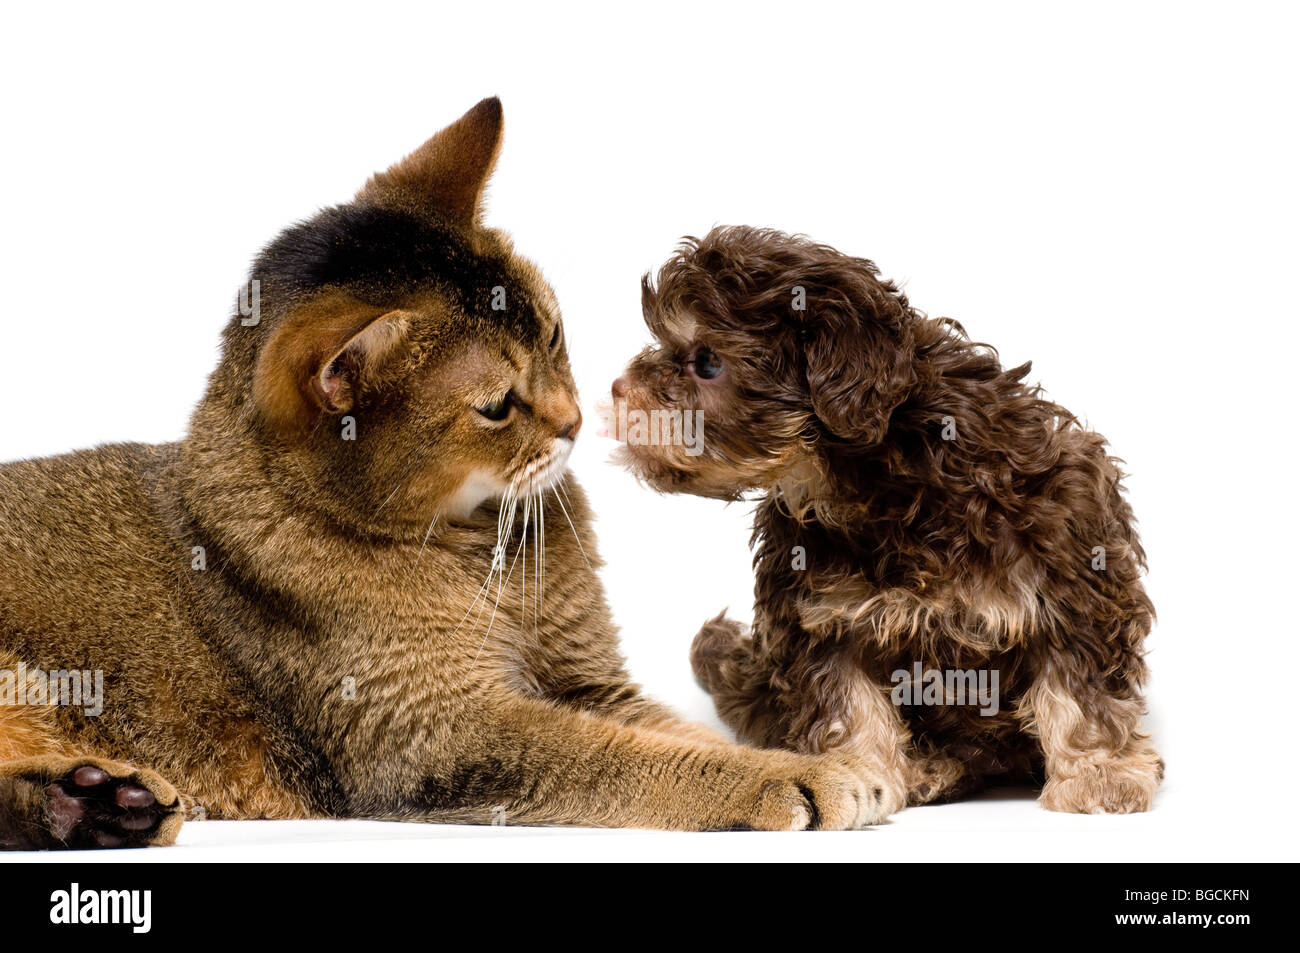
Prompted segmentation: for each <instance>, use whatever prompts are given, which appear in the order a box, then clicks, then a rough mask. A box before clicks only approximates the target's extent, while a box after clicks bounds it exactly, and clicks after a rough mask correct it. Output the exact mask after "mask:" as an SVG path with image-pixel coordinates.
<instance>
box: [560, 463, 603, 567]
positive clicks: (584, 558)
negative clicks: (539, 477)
mask: <svg viewBox="0 0 1300 953" xmlns="http://www.w3.org/2000/svg"><path fill="white" fill-rule="evenodd" d="M563 489H564V484H563V483H562V482H561V483H556V484H555V486H553V487H551V490H552V491H553V492H554V493H555V502H556V503H559V504H560V512H561V513H563V514H564V518H565V519H566V520H568V521H569V529H571V530H573V538H574V540H576V541H577V543H578V552H579V553H581V554H582V561H583V562H584V563H586V564H587V568H588V569H590V570H591V571H592V572H595V571H596V570H595V568H594V567H593V566H592V565H591V560H590V559H588V558H587V551H586V550H585V549H583V548H582V538H581V537H580V536H579V535H578V527H576V526H574V525H573V517H571V516H570V515H569V511H568V509H567V508H566V507H565V505H564V500H562V499H560V491H561V490H563ZM564 495H565V497H567V496H568V495H569V494H567V493H565V494H564ZM569 502H570V503H572V502H573V501H572V500H570V501H569Z"/></svg>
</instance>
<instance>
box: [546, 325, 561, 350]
mask: <svg viewBox="0 0 1300 953" xmlns="http://www.w3.org/2000/svg"><path fill="white" fill-rule="evenodd" d="M559 346H560V322H559V321H556V322H555V330H554V331H553V332H552V333H551V343H550V344H549V345H547V347H548V348H549V349H550V350H552V351H554V350H555V349H556V348H557V347H559Z"/></svg>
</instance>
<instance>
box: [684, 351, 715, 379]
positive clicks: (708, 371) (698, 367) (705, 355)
mask: <svg viewBox="0 0 1300 953" xmlns="http://www.w3.org/2000/svg"><path fill="white" fill-rule="evenodd" d="M690 367H691V369H692V370H693V371H694V372H695V376H696V377H698V378H700V379H702V380H706V381H711V380H713V378H715V377H717V376H718V375H719V374H721V373H722V360H721V358H719V357H718V355H717V354H716V353H715V352H714V351H712V350H710V349H709V348H707V347H702V348H700V349H699V350H698V351H696V352H695V357H694V358H693V359H692V360H691V362H690Z"/></svg>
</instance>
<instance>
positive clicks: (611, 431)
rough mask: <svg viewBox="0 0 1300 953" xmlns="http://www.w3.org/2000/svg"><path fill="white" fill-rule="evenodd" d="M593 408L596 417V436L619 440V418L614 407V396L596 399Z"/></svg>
mask: <svg viewBox="0 0 1300 953" xmlns="http://www.w3.org/2000/svg"><path fill="white" fill-rule="evenodd" d="M593 409H594V411H595V418H596V436H597V437H608V438H609V439H610V440H618V418H617V416H616V410H615V407H614V398H612V397H602V398H601V399H599V400H597V401H596V404H595V407H594V408H593Z"/></svg>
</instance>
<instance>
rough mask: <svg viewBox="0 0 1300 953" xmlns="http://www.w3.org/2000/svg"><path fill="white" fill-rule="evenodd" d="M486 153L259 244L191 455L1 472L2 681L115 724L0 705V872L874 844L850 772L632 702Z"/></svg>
mask: <svg viewBox="0 0 1300 953" xmlns="http://www.w3.org/2000/svg"><path fill="white" fill-rule="evenodd" d="M501 130H502V118H501V108H500V104H499V103H498V102H497V101H496V100H495V99H490V100H484V101H483V102H482V103H480V104H479V105H478V106H476V107H475V108H474V109H472V110H471V111H470V112H469V113H467V114H466V115H465V116H464V117H462V118H461V119H460V120H459V121H457V122H456V123H454V124H453V125H451V126H449V127H448V128H446V129H444V130H443V131H442V132H441V133H439V134H438V135H437V136H435V137H434V138H433V139H431V140H430V141H429V142H428V143H426V144H425V145H424V146H423V147H421V148H420V149H419V150H418V151H417V152H415V153H414V154H412V155H411V156H410V157H409V158H407V159H406V160H404V161H403V162H401V163H398V164H397V165H395V166H394V167H393V168H391V169H389V170H388V171H387V172H385V173H381V174H378V175H376V176H375V177H374V178H373V179H371V180H370V182H369V183H367V185H366V186H365V187H364V188H363V189H362V190H361V191H360V193H359V194H358V196H357V198H356V199H355V201H354V202H352V203H351V204H348V205H344V206H341V207H338V208H333V209H328V210H326V211H324V212H322V213H320V214H319V215H318V216H316V217H315V218H314V219H312V220H310V221H308V222H306V223H303V224H301V225H298V226H295V227H293V228H290V229H288V230H286V231H285V232H284V233H283V234H281V235H280V236H279V237H278V238H277V239H276V240H275V241H274V242H272V243H271V244H270V245H269V246H268V247H267V248H266V250H265V251H264V252H263V253H262V254H261V256H260V257H259V258H258V259H257V261H256V263H255V265H254V268H253V270H252V275H251V277H252V278H253V279H256V280H257V281H259V282H260V314H258V315H255V316H251V315H246V314H245V313H244V311H242V310H241V311H240V312H239V313H236V314H235V315H234V317H232V319H231V321H230V323H229V325H228V326H227V328H226V330H225V333H224V352H223V357H222V360H221V362H220V365H219V366H218V367H217V369H216V371H215V372H214V374H213V375H212V377H211V381H210V384H209V387H208V391H207V394H206V396H205V397H204V398H203V400H202V402H201V403H200V404H199V406H198V408H197V410H196V411H195V413H194V416H193V420H192V423H191V426H190V429H189V433H188V435H187V436H186V438H185V439H184V440H183V441H181V442H179V443H176V444H169V445H163V446H143V445H138V444H121V445H113V446H104V447H100V448H98V449H95V450H88V451H82V452H79V453H73V454H69V455H67V456H61V457H55V458H50V459H39V460H30V461H26V462H20V463H12V464H8V465H5V466H3V467H0V671H6V670H7V671H10V672H16V671H17V670H18V669H19V667H20V666H21V665H25V666H27V668H28V669H29V670H30V669H35V668H38V667H39V668H40V669H42V670H45V671H50V670H52V669H63V670H72V669H87V670H101V671H102V672H103V673H104V695H105V698H104V710H103V713H102V715H100V716H98V717H92V716H90V715H87V714H86V713H84V712H83V711H82V710H81V709H78V708H71V707H67V706H60V707H49V706H42V705H31V704H28V705H22V706H19V705H7V706H6V705H0V844H3V845H4V846H7V847H10V848H46V847H55V848H57V847H67V846H118V845H134V844H146V843H153V844H165V843H169V842H171V841H172V840H173V839H174V838H175V837H176V835H177V830H178V829H179V827H180V825H181V821H182V815H183V813H184V811H186V810H190V811H193V812H197V811H199V810H200V809H201V810H202V813H203V815H204V816H206V817H207V818H306V817H371V818H398V819H412V820H459V821H468V822H479V823H489V822H494V821H495V822H498V823H500V822H503V821H504V822H506V823H512V824H537V823H561V824H592V825H616V826H641V827H661V828H676V829H711V828H746V827H749V828H764V829H766V828H778V829H791V828H793V829H798V828H804V827H824V828H848V827H857V826H861V825H862V824H864V823H868V822H871V821H874V820H876V819H877V818H879V817H880V816H881V797H882V795H881V791H880V790H879V787H878V786H877V785H876V784H875V783H874V781H873V780H872V774H871V772H870V770H869V769H868V768H867V766H866V765H865V764H864V763H863V762H861V761H859V760H858V759H856V758H853V757H846V756H839V755H836V756H830V757H807V756H798V755H793V754H790V753H786V752H761V751H756V750H751V749H747V748H743V747H740V746H737V745H733V744H730V743H729V742H726V741H724V740H722V739H720V738H719V737H717V736H715V735H714V734H712V733H711V732H709V731H708V730H707V729H704V728H702V727H700V726H697V725H693V724H690V723H686V722H683V721H681V720H679V719H678V718H677V717H676V716H675V715H673V714H672V713H671V712H670V711H668V710H667V709H665V708H663V707H661V706H660V705H658V704H656V703H654V702H652V701H650V700H648V699H646V698H645V697H643V696H642V695H641V693H640V692H639V691H638V689H637V688H636V686H635V685H633V684H631V683H630V682H629V680H628V676H627V674H626V672H625V669H624V662H623V659H622V657H621V656H620V654H619V651H618V648H617V645H616V638H615V630H614V626H613V625H612V623H611V620H610V614H609V611H608V608H607V606H606V602H605V598H604V595H603V591H602V588H601V584H600V581H599V579H598V577H597V575H596V573H595V570H594V569H593V568H592V567H593V565H596V564H597V557H596V552H595V545H594V540H593V537H592V533H591V528H590V524H591V515H590V512H589V509H588V504H587V501H586V498H585V496H584V494H583V493H582V491H581V489H580V488H579V487H578V485H577V484H576V483H575V482H574V480H573V479H572V478H571V477H569V476H568V474H567V471H566V470H565V468H564V464H565V460H566V459H567V456H568V452H569V449H570V448H571V446H572V441H573V438H574V437H576V435H577V429H578V426H579V424H580V415H579V412H578V407H577V403H576V397H575V390H574V384H573V379H572V376H571V374H570V370H569V365H568V358H567V353H566V350H565V343H564V339H563V335H562V333H561V331H560V325H559V322H560V315H559V310H558V307H557V305H556V301H555V298H554V295H553V293H552V291H551V289H550V288H549V287H548V285H547V284H546V282H545V281H544V280H543V278H542V276H541V274H540V272H539V271H538V270H537V269H536V268H535V267H534V266H533V265H532V264H530V263H529V262H528V261H526V260H525V259H523V258H521V257H520V256H518V255H516V254H515V253H514V252H513V250H512V248H511V245H510V242H509V240H508V239H507V237H506V236H505V235H504V234H503V233H501V232H499V231H495V230H493V229H489V228H486V227H484V226H483V225H482V224H481V223H480V221H479V219H480V205H481V198H482V193H483V189H484V186H485V183H486V181H487V179H488V176H489V174H490V172H491V170H492V167H493V164H494V162H495V159H496V155H497V151H498V148H499V144H500V140H501ZM494 305H497V306H502V307H494ZM245 310H251V309H245ZM507 393H509V394H510V396H509V399H508V400H509V402H508V404H507V405H506V408H507V409H506V414H507V416H506V418H505V419H504V420H502V421H500V422H497V421H494V420H491V419H489V418H488V416H485V415H484V414H482V413H480V412H479V411H478V410H476V408H484V407H488V406H490V405H492V404H493V402H496V401H498V400H499V399H500V398H502V396H503V395H506V394H507ZM349 436H351V437H352V439H347V438H348V437H349ZM507 491H508V492H507ZM503 493H504V494H507V498H508V499H509V498H517V500H518V501H519V502H518V504H517V505H515V504H510V505H503V503H502V498H503ZM539 510H540V519H539ZM525 512H527V513H528V514H529V515H528V516H527V517H526V516H525V515H524V514H525ZM539 522H544V524H545V525H546V526H549V527H550V530H551V531H550V533H548V534H546V535H545V548H544V567H540V568H541V571H539V566H538V557H539V556H542V555H543V550H542V546H541V540H540V539H539V538H538V534H537V532H536V527H537V526H538V524H539ZM570 524H571V525H572V529H571V528H570ZM499 544H504V546H505V549H504V550H503V551H501V556H502V557H503V559H501V560H499V561H498V562H497V566H498V568H499V570H500V571H498V572H495V573H494V572H493V565H494V554H495V552H496V551H497V550H496V547H498V545H499ZM516 562H519V563H520V565H519V566H517V567H516Z"/></svg>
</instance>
